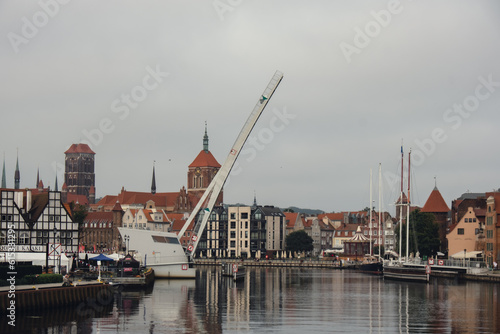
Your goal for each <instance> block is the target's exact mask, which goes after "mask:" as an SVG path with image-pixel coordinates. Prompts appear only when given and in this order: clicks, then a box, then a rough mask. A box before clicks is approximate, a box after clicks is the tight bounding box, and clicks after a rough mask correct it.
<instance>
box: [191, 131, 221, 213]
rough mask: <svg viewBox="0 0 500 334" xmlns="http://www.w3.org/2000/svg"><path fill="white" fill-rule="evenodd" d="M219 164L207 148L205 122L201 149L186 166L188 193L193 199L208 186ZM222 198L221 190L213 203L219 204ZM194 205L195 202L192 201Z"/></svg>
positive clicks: (196, 198) (196, 199)
mask: <svg viewBox="0 0 500 334" xmlns="http://www.w3.org/2000/svg"><path fill="white" fill-rule="evenodd" d="M220 167H221V165H220V164H219V163H218V162H217V160H216V159H215V158H214V156H213V155H212V153H210V151H209V150H208V135H207V125H206V123H205V135H204V136H203V150H201V152H200V153H199V154H198V156H197V157H196V158H195V159H194V161H193V162H192V163H191V164H190V165H189V166H188V175H187V176H188V182H187V188H188V189H187V190H188V194H189V195H190V196H191V198H193V199H194V200H195V201H198V200H199V199H200V198H201V196H203V193H204V192H205V190H206V188H207V187H208V186H209V184H210V182H212V179H213V178H214V177H215V174H217V171H218V170H219V168H220ZM222 200H223V193H222V191H221V193H220V195H219V198H217V202H216V204H215V205H220V203H222ZM194 205H196V202H195V203H194Z"/></svg>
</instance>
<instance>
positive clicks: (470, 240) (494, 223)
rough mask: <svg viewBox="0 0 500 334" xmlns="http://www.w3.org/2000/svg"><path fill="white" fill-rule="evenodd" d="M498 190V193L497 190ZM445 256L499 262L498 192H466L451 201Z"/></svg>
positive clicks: (492, 263) (499, 195)
mask: <svg viewBox="0 0 500 334" xmlns="http://www.w3.org/2000/svg"><path fill="white" fill-rule="evenodd" d="M499 191H500V190H499ZM450 215H451V217H450V218H451V223H450V224H449V225H448V227H447V234H446V239H447V246H448V255H449V256H451V257H462V254H463V256H464V257H467V258H481V259H484V260H485V261H486V262H487V263H488V265H490V266H492V267H493V266H494V264H495V263H497V264H498V262H500V219H499V218H500V192H498V191H495V192H487V193H466V194H463V195H462V196H461V197H459V198H458V199H456V200H454V201H452V208H451V211H450Z"/></svg>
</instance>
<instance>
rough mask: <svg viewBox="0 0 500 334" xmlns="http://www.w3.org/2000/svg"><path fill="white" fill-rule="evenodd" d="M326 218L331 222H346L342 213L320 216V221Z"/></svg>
mask: <svg viewBox="0 0 500 334" xmlns="http://www.w3.org/2000/svg"><path fill="white" fill-rule="evenodd" d="M325 217H327V218H328V219H330V220H335V221H337V220H340V221H342V220H344V213H342V212H337V213H323V214H319V215H318V218H319V219H323V218H325Z"/></svg>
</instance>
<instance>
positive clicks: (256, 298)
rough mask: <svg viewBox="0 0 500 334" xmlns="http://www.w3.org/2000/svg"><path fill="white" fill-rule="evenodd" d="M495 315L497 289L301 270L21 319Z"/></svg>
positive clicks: (216, 320) (161, 290)
mask: <svg viewBox="0 0 500 334" xmlns="http://www.w3.org/2000/svg"><path fill="white" fill-rule="evenodd" d="M36 317H39V318H36ZM499 319H500V314H499V307H498V285H497V284H490V283H476V282H462V283H460V282H455V281H450V280H434V281H431V283H430V284H422V283H407V282H396V281H384V280H383V279H381V278H379V277H374V276H369V275H364V274H361V273H358V272H356V271H337V270H331V269H298V268H248V269H247V272H246V277H245V279H244V280H243V281H241V282H237V283H235V282H233V281H232V280H231V279H230V278H226V277H223V276H222V275H221V271H220V268H215V267H203V268H199V269H198V273H197V278H196V280H158V281H156V282H155V285H154V289H153V290H152V291H137V292H121V293H118V294H117V295H116V296H115V302H114V304H113V305H112V306H110V307H109V308H108V309H106V310H103V311H102V312H101V313H96V314H94V315H89V316H88V317H81V316H79V315H78V314H75V311H74V310H69V309H64V310H54V311H51V312H45V313H42V314H38V315H36V316H35V317H32V318H30V316H24V321H20V322H19V323H21V322H22V323H24V325H25V327H22V328H26V329H30V328H36V329H37V330H34V331H31V332H65V333H75V332H77V333H120V334H122V333H144V332H149V333H166V332H167V333H215V334H218V333H275V332H286V333H304V332H314V333H335V332H337V333H345V332H354V333H358V332H368V333H415V332H418V333H481V332H482V333H495V332H499V331H500V324H499V321H500V320H499ZM1 329H2V330H1V331H0V332H2V333H3V332H5V331H4V330H3V329H5V327H3V328H1Z"/></svg>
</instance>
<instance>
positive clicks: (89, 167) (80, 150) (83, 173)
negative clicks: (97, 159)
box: [64, 144, 95, 204]
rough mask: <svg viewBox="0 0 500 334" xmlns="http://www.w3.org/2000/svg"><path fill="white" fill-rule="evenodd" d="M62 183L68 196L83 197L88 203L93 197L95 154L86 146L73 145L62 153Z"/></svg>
mask: <svg viewBox="0 0 500 334" xmlns="http://www.w3.org/2000/svg"><path fill="white" fill-rule="evenodd" d="M64 154H65V155H66V158H65V171H64V183H65V187H66V189H67V192H68V194H70V193H71V194H75V195H85V196H86V197H87V199H89V203H91V204H93V201H92V202H91V199H92V197H93V196H95V173H94V156H95V153H94V151H92V150H91V149H90V147H89V146H88V145H87V144H73V145H71V147H70V148H69V149H68V150H67V151H66V152H64Z"/></svg>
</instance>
